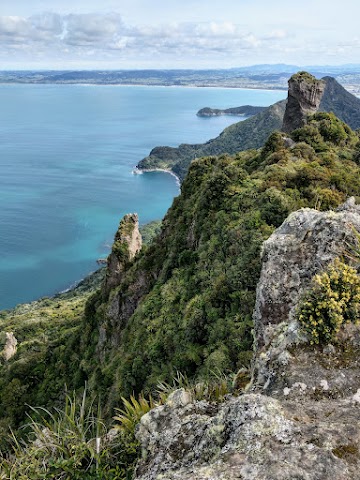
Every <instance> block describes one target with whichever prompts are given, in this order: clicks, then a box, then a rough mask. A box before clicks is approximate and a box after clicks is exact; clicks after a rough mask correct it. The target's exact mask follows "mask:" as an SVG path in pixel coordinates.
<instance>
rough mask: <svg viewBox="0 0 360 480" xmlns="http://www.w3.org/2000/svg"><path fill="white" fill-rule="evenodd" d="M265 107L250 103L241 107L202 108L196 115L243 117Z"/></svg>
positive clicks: (249, 115)
mask: <svg viewBox="0 0 360 480" xmlns="http://www.w3.org/2000/svg"><path fill="white" fill-rule="evenodd" d="M265 109H266V107H254V106H252V105H242V106H241V107H233V108H225V109H224V110H222V109H220V108H209V107H205V108H202V109H201V110H199V111H198V112H197V114H196V115H197V116H198V117H219V116H221V115H235V116H236V115H238V116H243V117H252V116H253V115H256V114H257V113H259V112H262V111H263V110H265Z"/></svg>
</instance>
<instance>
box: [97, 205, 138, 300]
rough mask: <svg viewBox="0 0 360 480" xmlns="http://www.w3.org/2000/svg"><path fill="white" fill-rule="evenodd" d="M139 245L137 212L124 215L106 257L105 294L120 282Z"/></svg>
mask: <svg viewBox="0 0 360 480" xmlns="http://www.w3.org/2000/svg"><path fill="white" fill-rule="evenodd" d="M141 246H142V238H141V234H140V231H139V219H138V216H137V214H136V213H131V214H128V215H125V216H124V217H123V218H122V220H121V222H120V225H119V228H118V230H117V232H116V234H115V238H114V243H113V247H112V251H111V253H110V255H109V256H108V259H107V271H106V277H105V281H104V286H103V291H104V294H105V295H107V294H108V293H109V292H110V290H111V289H113V288H115V287H117V286H118V285H119V284H120V282H121V279H122V274H123V272H124V270H125V269H126V267H127V265H128V263H129V261H131V260H132V259H133V258H134V257H135V255H136V253H137V252H138V251H139V250H140V249H141Z"/></svg>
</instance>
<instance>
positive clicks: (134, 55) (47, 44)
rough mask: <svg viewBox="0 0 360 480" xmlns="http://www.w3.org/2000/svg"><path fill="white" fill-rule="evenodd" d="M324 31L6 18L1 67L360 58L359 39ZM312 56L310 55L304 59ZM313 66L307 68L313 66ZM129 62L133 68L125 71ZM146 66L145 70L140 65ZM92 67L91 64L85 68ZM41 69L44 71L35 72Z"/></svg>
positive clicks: (114, 18) (112, 16) (110, 17)
mask: <svg viewBox="0 0 360 480" xmlns="http://www.w3.org/2000/svg"><path fill="white" fill-rule="evenodd" d="M317 35H319V34H318V29H311V28H310V27H309V30H308V31H307V34H306V36H304V35H303V32H301V31H300V30H298V29H292V30H290V31H288V29H286V28H284V26H283V25H275V24H271V25H268V26H264V25H261V28H260V26H259V27H258V28H257V29H254V30H251V29H250V28H249V27H246V26H244V25H239V24H237V23H235V22H233V21H224V20H221V21H206V22H167V23H164V24H156V23H153V22H151V21H149V22H148V23H147V24H142V25H128V24H126V23H125V22H124V21H123V18H122V17H121V15H120V14H118V13H88V14H84V13H79V14H75V13H72V14H58V13H53V12H45V13H39V14H37V15H33V16H31V17H22V16H0V59H2V60H3V61H4V60H5V59H6V61H7V62H8V63H9V59H11V60H12V59H14V61H17V62H18V63H19V62H21V61H24V63H25V62H26V64H27V65H28V64H29V62H31V61H32V58H33V57H35V56H36V57H38V58H41V59H42V60H43V61H44V62H46V60H47V61H48V63H50V62H51V64H52V65H53V66H54V65H56V62H58V63H59V64H60V63H61V65H62V66H63V65H64V63H66V62H75V63H76V64H77V65H78V66H79V68H81V62H82V60H83V59H86V63H87V64H88V63H89V62H93V65H94V67H95V68H96V66H97V65H99V64H100V63H99V62H102V61H105V60H106V61H108V62H110V63H111V62H113V63H114V65H115V64H116V62H118V61H119V59H120V58H121V60H122V62H123V63H122V66H125V64H126V62H127V64H128V65H131V66H134V65H136V66H139V67H141V66H143V65H147V66H149V65H150V66H153V67H156V66H162V65H161V64H160V63H159V62H168V63H169V62H170V65H173V66H178V65H179V64H180V65H182V64H183V63H182V62H185V61H186V62H187V64H188V65H189V64H192V65H194V66H202V65H204V63H206V62H207V63H209V62H210V63H212V65H213V66H215V65H219V66H222V65H224V64H225V63H226V64H227V66H230V65H233V66H236V65H241V64H244V63H247V64H249V63H263V62H285V61H288V62H291V63H296V62H300V61H303V60H304V61H310V60H311V59H315V60H316V63H319V58H321V61H322V62H326V60H327V59H328V58H329V59H331V58H332V56H333V55H334V53H335V52H336V53H337V54H338V55H339V54H342V53H344V58H345V56H347V57H349V56H350V55H355V51H356V52H357V53H360V52H359V50H360V43H359V39H358V38H357V37H356V38H354V37H352V38H350V40H349V39H347V38H346V39H343V41H342V42H340V41H339V40H338V39H337V40H336V39H332V40H331V41H319V38H318V37H317ZM304 52H305V53H304ZM306 56H307V58H308V59H309V60H305V58H306ZM124 62H125V64H124ZM139 62H140V63H139ZM84 64H85V60H84ZM35 66H36V65H35Z"/></svg>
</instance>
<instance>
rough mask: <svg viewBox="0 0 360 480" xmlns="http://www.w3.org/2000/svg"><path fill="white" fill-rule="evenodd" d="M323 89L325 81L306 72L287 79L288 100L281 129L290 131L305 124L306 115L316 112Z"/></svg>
mask: <svg viewBox="0 0 360 480" xmlns="http://www.w3.org/2000/svg"><path fill="white" fill-rule="evenodd" d="M324 90H325V82H323V81H322V80H317V79H316V78H315V77H313V76H312V75H310V74H309V73H307V72H299V73H297V74H295V75H293V76H292V77H291V78H290V80H289V92H288V101H287V105H286V110H285V115H284V123H283V126H282V130H283V131H284V132H288V133H290V132H292V131H293V130H296V129H297V128H300V127H302V126H304V125H305V124H306V120H307V117H308V115H311V114H313V113H316V112H317V111H318V109H319V107H320V103H321V99H322V96H323V94H324Z"/></svg>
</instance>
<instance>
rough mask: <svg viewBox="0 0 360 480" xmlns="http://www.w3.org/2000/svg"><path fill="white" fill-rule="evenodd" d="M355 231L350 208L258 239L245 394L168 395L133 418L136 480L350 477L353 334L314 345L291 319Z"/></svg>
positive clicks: (356, 398) (294, 220)
mask: <svg viewBox="0 0 360 480" xmlns="http://www.w3.org/2000/svg"><path fill="white" fill-rule="evenodd" d="M355 230H358V231H360V207H359V206H355V205H354V202H349V203H348V204H346V205H345V206H344V207H342V208H341V210H340V211H339V212H337V213H334V212H324V213H321V212H318V211H316V210H310V209H306V210H300V211H298V212H296V213H294V214H292V215H291V216H290V217H289V218H288V219H287V220H286V221H285V222H284V223H283V225H282V226H281V227H280V228H279V229H278V230H277V231H276V232H275V233H274V234H273V235H272V236H271V237H270V238H269V240H268V241H267V242H265V245H264V250H263V256H262V258H263V264H262V273H261V277H260V281H259V284H258V290H257V301H256V309H255V322H256V330H255V336H256V344H257V349H256V353H255V360H254V366H255V368H254V382H253V385H252V387H249V389H251V390H252V391H251V393H245V394H243V395H241V396H239V397H230V398H228V399H227V400H226V401H225V402H224V403H222V404H214V403H209V402H207V401H201V402H199V401H198V402H195V401H193V400H192V398H191V397H189V395H188V394H187V393H186V392H185V391H184V390H179V391H177V392H175V393H174V394H173V395H172V396H171V397H170V398H169V399H168V401H167V403H166V404H165V405H163V406H161V407H158V408H156V409H154V410H152V411H151V412H149V413H148V414H147V415H145V416H144V417H143V418H142V419H141V422H140V426H139V428H138V431H137V437H138V439H139V440H140V442H141V445H142V449H143V450H142V451H143V458H142V460H141V462H140V464H139V466H138V470H137V477H136V478H137V480H155V479H159V478H166V479H167V480H177V479H179V480H180V479H182V480H210V479H215V478H216V479H219V480H233V479H234V480H235V479H240V478H241V479H243V480H254V479H256V480H273V479H275V478H276V479H277V480H288V479H290V478H294V479H295V478H298V479H306V480H328V479H329V478H331V479H335V480H343V479H345V478H346V479H348V480H356V479H358V472H359V467H360V451H359V443H360V421H359V416H358V414H359V409H360V375H359V374H360V360H359V353H360V328H359V327H358V326H356V325H355V324H352V325H346V326H345V327H344V328H343V330H342V331H341V335H340V336H339V341H338V342H337V343H334V345H327V346H325V347H324V348H321V347H315V346H312V345H310V343H309V341H310V339H309V337H307V336H306V335H304V333H302V332H301V331H300V329H299V326H298V324H297V323H296V319H295V316H294V311H295V309H296V307H298V305H299V301H300V298H301V295H302V293H303V292H304V291H305V290H306V289H307V288H309V286H310V280H311V277H312V275H313V274H316V273H319V272H321V271H322V270H323V269H324V268H325V267H326V265H327V264H328V263H329V262H330V261H331V260H333V259H334V258H335V257H337V256H338V255H339V253H341V252H343V249H344V242H348V243H346V244H348V245H350V243H354V242H355V243H354V244H355V245H358V244H357V243H356V242H358V240H357V237H356V235H355ZM280 297H281V299H282V302H283V305H282V306H281V300H280ZM284 305H286V311H284V310H283V307H284ZM249 389H248V392H249Z"/></svg>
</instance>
